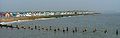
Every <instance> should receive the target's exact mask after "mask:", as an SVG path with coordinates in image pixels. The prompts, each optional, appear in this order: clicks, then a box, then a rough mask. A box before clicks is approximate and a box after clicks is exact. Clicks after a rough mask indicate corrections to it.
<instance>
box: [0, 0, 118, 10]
mask: <svg viewBox="0 0 120 38" xmlns="http://www.w3.org/2000/svg"><path fill="white" fill-rule="evenodd" d="M74 9H81V10H85V9H88V10H97V11H99V10H116V11H119V10H120V0H0V11H20V10H22V11H25V10H74Z"/></svg>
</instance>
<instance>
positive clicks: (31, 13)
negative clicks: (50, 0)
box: [0, 10, 95, 17]
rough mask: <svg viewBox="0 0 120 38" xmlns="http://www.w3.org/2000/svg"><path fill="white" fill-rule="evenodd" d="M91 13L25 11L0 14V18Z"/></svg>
mask: <svg viewBox="0 0 120 38" xmlns="http://www.w3.org/2000/svg"><path fill="white" fill-rule="evenodd" d="M93 13H95V12H93V11H78V10H73V11H27V12H0V17H25V16H49V15H72V14H93Z"/></svg>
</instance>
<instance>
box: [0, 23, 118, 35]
mask: <svg viewBox="0 0 120 38" xmlns="http://www.w3.org/2000/svg"><path fill="white" fill-rule="evenodd" d="M3 27H4V28H6V29H8V28H12V29H17V30H19V29H23V30H25V29H27V30H28V29H29V30H39V31H50V32H51V31H53V32H64V33H66V32H72V33H82V32H83V33H86V32H90V30H89V29H88V28H84V29H82V30H80V29H79V27H59V26H58V27H56V26H22V25H2V24H0V28H3ZM91 32H92V33H95V32H103V33H105V34H107V33H108V32H109V31H108V30H107V29H104V30H98V29H96V28H95V29H93V30H92V31H91ZM115 34H116V35H119V31H118V29H116V31H115Z"/></svg>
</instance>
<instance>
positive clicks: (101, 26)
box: [0, 13, 120, 38]
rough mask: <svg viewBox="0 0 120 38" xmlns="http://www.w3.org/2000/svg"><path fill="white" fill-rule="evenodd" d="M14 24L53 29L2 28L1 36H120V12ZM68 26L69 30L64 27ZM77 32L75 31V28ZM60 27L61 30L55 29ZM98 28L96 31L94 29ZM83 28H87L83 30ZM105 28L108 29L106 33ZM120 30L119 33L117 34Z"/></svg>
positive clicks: (47, 37)
mask: <svg viewBox="0 0 120 38" xmlns="http://www.w3.org/2000/svg"><path fill="white" fill-rule="evenodd" d="M11 24H12V25H19V26H26V27H28V26H31V27H33V26H40V27H41V28H49V26H52V27H51V28H52V30H44V29H40V30H35V29H33V30H29V29H10V28H7V29H6V28H0V38H120V13H110V14H109V13H102V14H98V15H79V16H71V17H63V18H55V19H47V20H34V21H24V22H14V23H11ZM66 27H68V31H65V32H63V31H62V30H63V29H66ZM75 27H76V28H77V32H73V30H74V28H75ZM57 28H60V31H54V30H53V29H57ZM95 28H96V30H97V31H96V32H93V30H94V29H95ZM83 29H87V31H86V32H83ZM104 30H107V32H106V33H104ZM116 30H118V34H116Z"/></svg>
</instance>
